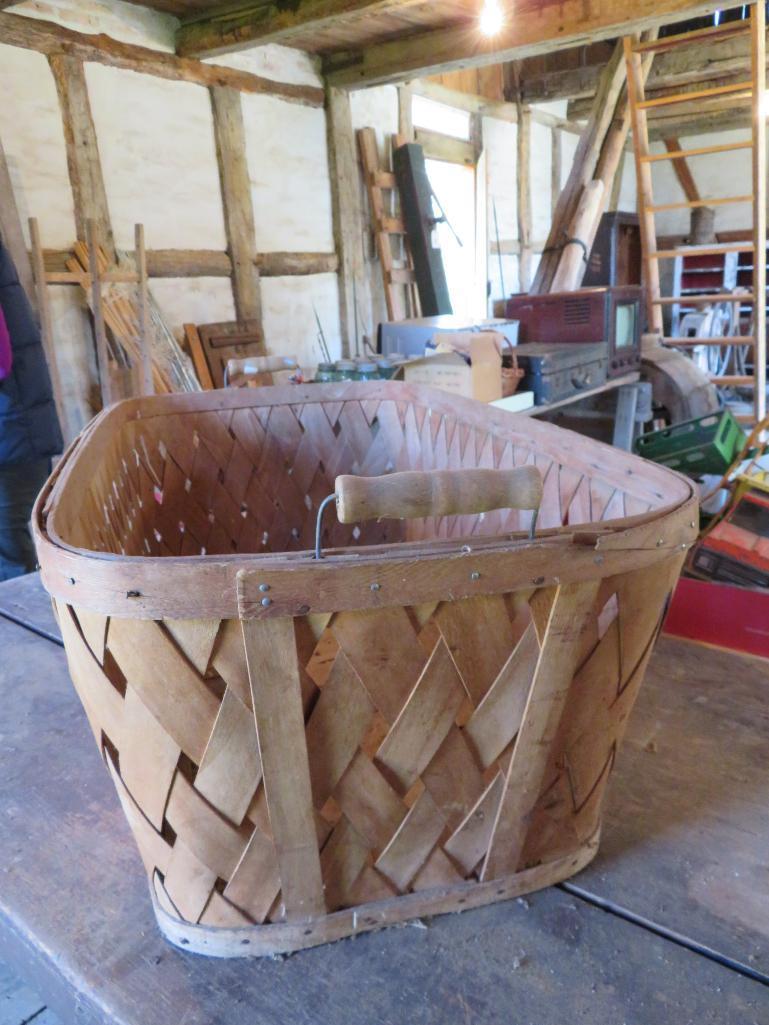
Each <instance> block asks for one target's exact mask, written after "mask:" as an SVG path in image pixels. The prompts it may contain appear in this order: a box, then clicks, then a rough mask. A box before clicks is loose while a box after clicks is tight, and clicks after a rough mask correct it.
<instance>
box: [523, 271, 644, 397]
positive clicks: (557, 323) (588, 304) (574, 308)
mask: <svg viewBox="0 0 769 1025" xmlns="http://www.w3.org/2000/svg"><path fill="white" fill-rule="evenodd" d="M641 294H642V293H641V289H640V287H638V286H635V285H629V286H625V287H623V288H581V289H579V291H577V292H551V293H549V294H547V293H546V294H544V295H523V294H522V295H514V296H511V297H510V298H509V299H508V301H507V308H506V310H505V313H506V315H507V317H508V318H510V319H511V320H517V321H519V322H520V329H519V333H518V338H519V341H520V342H547V343H550V342H559V343H560V342H581V343H587V342H606V343H607V345H608V350H609V362H608V371H607V376H608V377H622V375H623V374H627V373H629V372H630V371H632V370H638V369H639V367H640V366H641Z"/></svg>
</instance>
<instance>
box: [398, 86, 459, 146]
mask: <svg viewBox="0 0 769 1025" xmlns="http://www.w3.org/2000/svg"><path fill="white" fill-rule="evenodd" d="M411 116H412V119H413V121H414V127H415V128H427V129H429V130H430V131H431V132H440V133H441V135H450V136H451V137H452V138H454V139H464V140H465V141H467V140H468V139H469V138H470V114H468V112H467V111H466V110H456V109H455V108H454V107H449V106H447V105H446V104H445V103H438V102H437V101H436V100H428V99H427V97H426V96H414V97H413V103H412V108H411Z"/></svg>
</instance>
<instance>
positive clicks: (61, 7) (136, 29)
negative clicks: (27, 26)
mask: <svg viewBox="0 0 769 1025" xmlns="http://www.w3.org/2000/svg"><path fill="white" fill-rule="evenodd" d="M9 9H10V10H11V11H12V12H13V13H14V14H23V15H24V17H25V18H42V19H43V20H44V21H53V22H56V23H57V24H59V25H63V26H64V27H65V28H70V29H72V30H73V31H75V32H87V33H90V34H94V33H98V32H104V33H105V34H106V35H108V36H112V38H113V39H119V40H121V42H124V43H137V44H138V45H140V46H149V47H152V49H155V50H167V51H169V52H173V50H174V31H175V29H176V26H177V25H178V24H179V23H178V21H177V19H176V18H174V17H172V16H171V15H170V14H162V13H161V12H160V11H153V10H151V9H150V8H148V7H139V6H138V5H136V4H131V3H123V2H122V0H25V2H24V3H19V4H16V5H15V6H14V7H12V8H9Z"/></svg>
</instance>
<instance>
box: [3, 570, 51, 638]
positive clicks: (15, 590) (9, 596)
mask: <svg viewBox="0 0 769 1025" xmlns="http://www.w3.org/2000/svg"><path fill="white" fill-rule="evenodd" d="M0 616H4V617H5V618H6V619H10V620H13V622H14V623H19V624H20V625H21V626H26V627H28V628H29V629H30V630H34V631H35V632H36V633H39V634H41V635H42V636H43V637H47V638H49V639H50V640H53V641H57V642H58V643H61V631H60V630H59V624H58V623H57V622H56V617H55V616H54V614H53V607H52V605H51V599H50V598H49V597H48V595H47V594H46V592H45V590H44V589H43V585H42V583H41V582H40V574H39V573H28V574H27V575H26V576H22V577H14V578H13V580H6V581H4V582H3V583H2V586H0Z"/></svg>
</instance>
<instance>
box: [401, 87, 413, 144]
mask: <svg viewBox="0 0 769 1025" xmlns="http://www.w3.org/2000/svg"><path fill="white" fill-rule="evenodd" d="M413 100H414V93H413V91H412V89H411V86H410V85H409V84H408V82H406V83H404V84H403V85H399V86H398V137H399V138H400V139H402V140H403V142H413V141H414V117H413V114H412V106H413Z"/></svg>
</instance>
